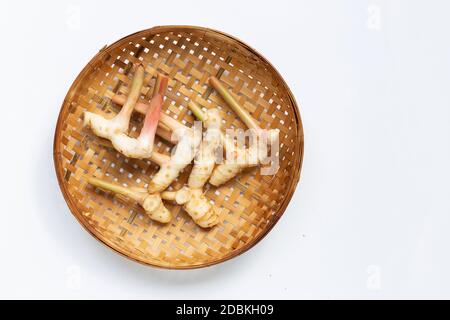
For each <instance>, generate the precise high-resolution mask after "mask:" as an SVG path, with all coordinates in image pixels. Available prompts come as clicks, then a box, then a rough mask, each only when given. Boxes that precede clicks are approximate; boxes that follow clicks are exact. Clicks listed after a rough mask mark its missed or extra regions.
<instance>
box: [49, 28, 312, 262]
mask: <svg viewBox="0 0 450 320" xmlns="http://www.w3.org/2000/svg"><path fill="white" fill-rule="evenodd" d="M183 29H192V30H195V31H204V35H206V34H208V33H211V34H214V35H216V36H220V37H223V38H224V39H227V40H232V41H235V42H237V43H238V44H239V45H240V46H242V47H244V48H245V49H247V50H248V51H250V52H251V53H252V54H255V55H256V56H258V57H259V58H260V59H261V60H262V61H263V62H264V63H266V64H267V65H268V66H269V67H270V68H271V69H272V71H273V72H275V74H276V75H277V76H278V77H279V79H280V80H281V83H282V85H283V87H284V89H285V90H286V92H287V95H288V97H289V100H290V102H291V105H292V107H293V109H294V115H295V118H296V123H297V126H298V130H297V136H298V139H300V143H298V148H297V150H296V152H297V153H298V154H299V157H297V159H296V163H295V164H294V168H298V169H297V170H295V172H294V176H293V179H292V180H291V183H290V185H289V188H288V190H289V192H288V193H287V196H286V197H285V198H284V199H283V201H282V203H281V206H280V208H279V209H278V210H277V212H276V214H275V215H274V218H273V219H272V220H271V221H270V223H269V224H267V226H266V228H265V229H264V230H263V231H262V232H261V233H260V234H258V235H257V236H255V237H254V238H253V239H252V240H251V241H250V242H248V243H246V244H244V245H243V246H242V247H241V248H239V249H237V250H233V251H230V252H229V253H227V254H225V255H224V256H222V257H221V258H220V259H216V260H213V261H209V262H204V263H198V264H192V265H182V266H173V265H170V264H167V265H166V264H164V263H161V264H156V263H151V262H149V261H147V260H145V259H140V258H138V257H137V256H134V255H133V256H132V255H131V254H130V253H128V252H127V250H126V249H124V248H122V247H120V246H118V245H116V244H115V243H113V242H112V241H109V239H108V238H107V237H105V236H104V235H103V234H102V233H101V232H99V231H97V230H96V229H95V228H93V227H92V226H91V225H90V224H89V223H88V222H87V220H85V219H83V215H82V213H81V212H79V210H78V208H77V206H76V204H75V203H74V201H73V199H72V197H71V196H70V195H69V191H68V189H67V184H66V183H65V182H64V177H63V170H61V169H62V164H61V162H60V161H59V158H58V157H59V156H61V147H60V136H59V135H58V133H60V132H61V127H62V125H63V119H64V116H65V114H66V113H67V108H64V107H65V106H66V104H67V103H68V101H69V100H70V96H71V94H72V93H73V92H74V91H75V89H76V88H77V86H79V84H80V81H81V80H82V79H83V78H84V76H85V75H86V74H87V73H88V72H90V71H91V70H92V69H94V68H95V66H94V65H93V62H95V61H96V60H101V58H102V56H103V55H104V54H107V53H108V51H110V50H113V49H114V48H116V47H118V46H120V45H122V43H123V42H124V41H125V40H127V39H128V38H130V37H133V36H137V35H140V34H148V33H158V32H165V31H176V30H183ZM303 155H304V132H303V123H302V120H301V116H300V111H299V107H298V104H297V102H296V100H295V98H294V95H293V94H292V91H291V89H290V88H289V86H288V85H287V83H286V81H285V80H284V78H283V77H282V76H281V74H280V73H279V72H278V70H277V69H276V68H275V67H274V66H273V65H272V64H271V63H270V62H269V61H268V60H267V59H266V58H265V57H264V56H263V55H262V54H260V53H259V52H258V51H257V50H255V49H254V48H253V47H251V46H249V45H248V44H246V43H245V42H243V41H242V40H240V39H238V38H236V37H234V36H232V35H230V34H227V33H225V32H222V31H219V30H215V29H211V28H206V27H200V26H193V25H162V26H154V27H152V28H148V29H143V30H140V31H137V32H134V33H131V34H129V35H126V36H124V37H122V38H120V39H119V40H117V41H115V42H113V43H112V44H111V45H105V46H104V47H103V48H101V49H100V50H99V52H98V53H97V54H95V55H94V56H93V57H92V58H91V60H90V61H89V62H88V63H87V64H86V66H85V67H84V68H83V69H82V70H81V71H80V73H79V74H78V76H77V77H76V78H75V80H74V82H73V83H72V85H71V86H70V88H69V90H68V92H67V94H66V96H65V98H64V100H63V103H62V105H61V108H60V111H59V115H58V119H57V123H56V128H55V133H54V139H53V163H54V167H55V171H56V176H57V180H58V185H59V187H60V189H61V193H62V194H63V197H64V200H65V201H66V203H67V205H68V207H69V210H70V212H71V214H72V215H73V216H74V217H75V218H76V219H77V221H78V222H79V223H80V224H81V225H82V226H83V228H84V229H85V230H86V231H87V232H88V233H89V234H90V235H91V236H93V237H94V238H95V239H96V240H97V241H99V242H100V243H102V244H103V245H105V246H106V247H108V248H109V249H111V250H113V251H114V252H116V253H118V254H120V255H121V256H123V257H126V258H127V259H130V260H132V261H135V262H138V263H140V264H143V265H146V266H151V267H156V268H160V269H171V270H189V269H199V268H205V267H209V266H213V265H216V264H219V263H222V262H225V261H228V260H230V259H232V258H235V257H237V256H239V255H241V254H243V253H245V252H247V251H248V250H249V249H251V248H253V247H254V246H255V245H256V244H258V243H259V242H260V241H261V240H262V239H263V238H264V237H265V236H266V235H267V234H268V233H269V232H270V231H271V230H272V228H273V227H274V226H275V224H276V223H277V222H278V221H279V220H280V218H281V216H282V215H283V214H284V212H285V211H286V209H287V206H288V204H289V203H290V201H291V199H292V196H293V195H294V193H295V190H296V187H297V185H298V183H299V181H300V176H301V169H302V164H303Z"/></svg>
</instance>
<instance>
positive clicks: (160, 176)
mask: <svg viewBox="0 0 450 320" xmlns="http://www.w3.org/2000/svg"><path fill="white" fill-rule="evenodd" d="M200 140H201V139H200V137H196V136H195V135H194V134H193V133H192V131H187V132H184V134H180V139H179V142H178V144H177V145H176V149H175V152H174V154H173V155H172V157H171V158H170V161H168V162H166V163H164V164H162V166H161V167H160V169H159V171H158V172H157V173H156V175H155V176H154V177H153V179H152V181H150V183H149V185H148V192H149V193H156V192H161V191H164V190H165V189H167V187H168V186H169V185H170V184H171V183H172V182H173V181H174V180H175V179H176V178H177V177H178V175H179V174H180V172H181V170H183V169H184V168H185V167H186V166H187V165H189V164H190V163H191V161H192V159H193V158H194V156H195V153H196V150H197V149H198V146H199V144H200Z"/></svg>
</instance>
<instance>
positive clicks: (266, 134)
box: [209, 77, 279, 186]
mask: <svg viewBox="0 0 450 320" xmlns="http://www.w3.org/2000/svg"><path fill="white" fill-rule="evenodd" d="M209 83H210V85H211V86H212V87H213V88H214V89H215V90H216V91H217V92H218V93H219V94H220V96H221V97H222V98H223V99H224V100H225V102H227V104H228V105H229V106H230V107H231V109H233V111H234V112H235V113H236V114H237V115H238V116H239V118H240V119H241V120H242V121H243V122H244V123H245V124H246V126H247V127H248V128H249V129H251V132H252V140H253V143H252V144H251V145H250V147H249V148H248V149H244V148H242V147H236V146H235V144H234V142H232V141H230V139H228V138H227V137H225V136H224V135H223V136H222V137H223V139H222V142H223V145H224V147H225V149H226V150H227V154H228V155H231V158H227V159H226V160H225V162H224V163H222V164H219V165H218V166H217V167H216V168H215V169H214V171H213V173H212V175H211V178H210V180H209V182H210V183H211V184H212V185H214V186H220V185H222V184H224V183H226V182H227V181H229V180H230V179H232V178H233V177H235V176H236V175H237V174H239V173H240V172H241V171H242V170H243V169H245V168H248V167H253V166H256V165H259V164H260V163H261V162H263V161H264V160H265V158H266V157H267V144H271V143H272V142H274V141H277V140H278V134H279V131H278V130H275V129H270V130H263V129H261V127H260V126H259V125H258V123H257V121H256V120H255V119H254V118H253V117H252V116H251V115H250V114H249V113H248V112H247V111H246V110H245V109H244V108H243V107H242V106H241V105H240V104H239V103H238V102H237V100H236V99H235V98H234V97H233V96H232V95H231V93H230V92H229V91H228V90H227V89H226V88H225V87H224V86H223V85H222V84H221V83H220V81H219V80H218V79H217V78H215V77H210V78H209ZM262 142H263V143H262ZM230 150H232V151H231V152H230Z"/></svg>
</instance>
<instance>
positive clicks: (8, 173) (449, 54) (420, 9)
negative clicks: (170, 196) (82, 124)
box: [0, 0, 450, 299]
mask: <svg viewBox="0 0 450 320" xmlns="http://www.w3.org/2000/svg"><path fill="white" fill-rule="evenodd" d="M449 10H450V5H449V2H448V1H444V0H443V1H411V0H409V1H406V0H404V1H400V0H392V1H386V0H384V1H383V0H372V1H368V0H354V1H335V0H333V1H317V0H315V1H312V0H311V1H291V2H289V1H280V0H278V1H261V0H259V1H242V0H240V1H198V2H197V1H186V0H185V1H177V0H170V1H152V2H150V1H142V2H139V1H135V2H133V1H130V0H128V1H111V0H108V1H96V2H95V3H94V2H93V1H75V0H74V1H72V2H67V1H28V2H26V1H8V2H5V1H3V2H2V3H1V4H0V34H1V38H0V39H1V42H2V44H1V48H0V65H1V69H0V70H1V73H0V88H1V89H0V90H1V94H2V99H1V101H2V104H1V109H0V110H1V111H2V118H1V121H0V124H1V125H0V134H1V135H0V136H1V145H2V156H1V157H0V167H1V169H2V171H1V177H2V182H1V184H0V186H1V187H0V188H1V193H0V194H1V201H2V202H1V222H0V223H1V232H0V298H148V299H156V298H161V299H170V298H179V299H184V298H213V299H215V298H450V274H449V271H448V270H450V257H449V254H450V253H449V252H450V250H449V244H450V216H449V215H450V192H449V190H450V188H449V183H450V169H449V167H448V165H449V160H450V90H449V84H450V82H449V80H450V79H449V78H450V42H449V30H450V20H449V19H448V12H449ZM164 24H191V25H200V26H206V27H211V28H215V29H218V30H222V31H225V32H227V33H230V34H232V35H234V36H236V37H238V38H240V39H242V40H244V41H245V42H247V43H248V44H250V45H251V46H253V47H254V48H256V49H257V50H258V51H259V52H261V53H262V54H263V55H264V56H266V57H267V58H268V59H269V60H270V61H271V62H272V63H273V64H274V66H275V67H276V68H277V69H278V70H279V71H280V73H281V74H282V75H283V77H284V79H285V80H286V82H287V83H288V85H289V86H290V88H291V89H292V91H293V93H294V95H295V96H296V98H297V101H298V102H299V104H300V111H301V115H302V118H303V124H304V130H305V142H306V145H305V157H304V163H303V169H302V175H301V180H300V184H299V187H298V189H297V191H296V193H295V195H294V197H293V199H292V202H291V203H290V205H289V207H288V209H287V211H286V213H285V215H284V216H283V218H282V219H281V220H280V221H279V223H278V224H277V225H276V227H275V228H274V229H273V230H272V231H271V232H270V234H269V235H268V236H267V237H266V238H265V239H264V240H263V241H262V242H261V243H259V244H258V245H257V246H256V247H254V248H253V249H252V250H250V251H249V252H247V253H246V254H244V255H242V256H240V257H238V258H236V259H233V260H231V261H229V262H226V263H223V264H221V265H218V266H214V267H210V268H206V269H201V270H193V271H165V270H158V269H152V268H149V267H145V266H142V265H139V264H137V263H134V262H131V261H129V260H127V259H125V258H123V257H121V256H119V255H117V254H116V253H114V252H112V251H110V250H108V249H107V248H105V247H103V246H102V245H101V244H99V243H98V242H97V241H96V240H95V239H93V238H92V237H91V236H90V235H88V233H87V232H86V231H84V229H83V228H82V227H81V226H80V225H79V224H78V222H77V221H76V220H75V219H74V218H73V217H72V215H71V214H70V212H69V210H68V208H67V206H66V204H65V202H64V200H63V197H62V195H61V192H60V190H59V188H58V185H57V181H56V177H55V173H54V168H53V161H52V142H53V133H54V129H55V124H56V120H57V115H58V112H59V108H60V106H61V104H62V101H63V99H64V96H65V94H66V92H67V90H68V89H69V87H70V85H71V83H72V81H73V80H74V79H75V77H76V76H77V74H78V73H79V71H80V70H81V69H82V68H83V66H84V65H85V64H86V63H87V62H88V61H89V60H90V58H91V57H92V56H93V55H94V54H95V53H96V52H97V51H98V50H99V49H100V48H101V47H103V46H104V45H105V44H110V43H112V42H114V41H115V40H117V39H119V38H121V37H123V36H126V35H128V34H130V33H133V32H135V31H138V30H142V29H146V28H150V27H152V26H155V25H164Z"/></svg>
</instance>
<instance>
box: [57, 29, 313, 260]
mask: <svg viewBox="0 0 450 320" xmlns="http://www.w3.org/2000/svg"><path fill="white" fill-rule="evenodd" d="M139 61H141V62H142V63H143V64H144V66H145V69H146V73H147V76H146V80H148V79H150V77H152V76H154V75H156V72H162V73H164V74H167V75H168V76H169V78H170V79H171V80H170V81H169V90H168V92H167V95H166V100H165V102H164V108H163V110H164V112H166V113H167V114H168V115H170V116H172V117H173V118H175V119H177V120H179V121H182V122H183V123H184V124H186V125H191V124H192V123H193V120H194V118H193V115H192V114H191V112H190V111H188V108H187V102H188V101H189V99H192V100H194V101H196V102H197V103H198V104H200V105H201V106H203V107H206V108H213V107H218V108H221V114H222V117H223V119H224V120H225V123H224V128H230V127H234V128H246V127H245V126H244V124H243V123H242V122H241V121H240V120H239V119H238V118H237V116H236V115H235V113H234V112H233V111H231V109H230V108H229V107H228V106H227V104H226V103H225V102H224V101H223V100H222V99H221V98H220V96H219V95H218V94H217V93H216V92H215V91H214V90H213V89H212V88H210V87H209V86H208V83H207V79H208V77H209V76H210V75H214V76H216V77H218V78H220V79H221V81H222V82H223V83H224V84H225V85H226V86H227V87H228V88H231V89H232V91H233V93H234V94H235V95H236V97H238V100H239V102H240V103H241V104H242V105H243V106H244V107H245V108H246V109H247V110H248V111H249V112H250V113H251V114H252V115H253V116H254V117H255V118H256V119H257V120H258V121H259V123H260V125H261V127H263V128H279V129H280V169H279V170H278V172H277V173H276V175H274V176H262V175H260V173H259V170H258V169H257V168H254V169H250V170H246V171H244V172H243V173H242V174H240V175H239V176H238V177H236V178H235V179H234V180H232V181H230V182H228V183H227V184H225V185H223V186H221V187H219V188H214V187H212V186H210V185H207V186H206V189H207V192H206V196H207V197H208V198H209V199H210V200H211V201H212V202H213V203H214V204H215V206H216V207H217V208H218V211H219V213H220V221H221V222H220V223H219V225H217V226H215V227H213V228H211V229H209V230H208V229H202V228H200V227H198V226H197V225H196V224H195V223H194V222H193V221H192V219H191V218H190V217H189V216H188V215H187V214H186V213H185V212H184V211H183V210H182V209H181V208H180V207H179V206H175V205H172V204H170V203H166V206H167V207H168V208H169V210H171V211H172V213H173V215H174V219H173V220H172V222H171V223H170V224H167V225H162V224H159V223H157V222H154V221H152V220H150V219H149V218H148V217H147V216H146V215H145V213H144V211H143V209H142V208H141V207H139V205H137V204H135V203H134V202H132V201H127V200H126V199H124V198H121V197H120V196H114V195H112V194H110V193H108V192H103V191H101V190H98V189H95V188H93V187H92V186H90V185H88V184H87V183H86V179H85V177H86V176H94V175H95V176H97V177H100V178H103V179H107V180H109V181H114V182H116V183H121V184H126V185H128V186H139V187H144V186H145V185H146V183H148V182H149V180H150V177H151V176H152V174H153V173H155V172H156V170H157V169H158V168H157V166H156V165H155V164H153V163H151V162H150V161H148V160H137V159H128V158H126V157H124V156H123V155H121V154H119V153H118V152H116V151H115V150H114V149H113V148H112V147H111V145H109V144H108V143H104V142H103V141H101V139H99V138H97V137H96V136H95V135H94V134H93V133H92V132H91V131H90V130H89V129H86V128H83V126H82V120H81V119H82V114H83V112H84V111H85V110H89V111H95V112H97V113H110V112H117V110H115V109H114V105H113V104H112V103H111V100H110V99H111V97H112V96H113V95H114V94H116V93H126V90H127V89H126V88H127V85H128V84H129V82H130V75H129V71H130V69H131V66H132V64H133V63H136V62H139ZM153 84H154V80H153V79H152V80H151V81H146V85H145V86H144V88H143V90H142V94H143V95H144V96H145V97H147V96H148V95H150V94H151V92H152V86H153ZM141 120H142V118H140V117H139V116H133V118H132V122H131V125H130V128H131V130H130V131H131V132H139V130H140V127H139V126H140V123H141V122H142V121H141ZM303 143H304V142H303V129H302V124H301V119H300V114H299V110H298V107H297V104H296V102H295V99H294V97H293V95H292V93H291V91H290V90H289V88H288V86H287V85H286V83H285V82H284V80H283V79H282V77H281V76H280V74H279V73H278V72H277V71H276V70H275V68H274V67H273V66H272V65H271V64H270V63H269V62H268V61H267V60H266V59H265V58H264V57H262V56H261V55H260V54H259V53H257V52H256V51H255V50H254V49H252V48H251V47H249V46H248V45H246V44H245V43H243V42H242V41H240V40H238V39H236V38H234V37H232V36H229V35H227V34H225V33H223V32H219V31H215V30H211V29H207V28H201V27H193V26H161V27H154V28H151V29H148V30H144V31H140V32H137V33H134V34H132V35H129V36H127V37H125V38H123V39H121V40H119V41H117V42H115V43H114V44H112V45H111V46H108V47H106V46H105V47H104V48H103V49H101V50H100V51H99V53H98V54H97V55H96V56H94V58H92V60H91V61H90V62H89V63H88V64H87V65H86V67H85V68H84V69H83V70H82V71H81V73H80V74H79V75H78V77H77V78H76V80H75V82H74V83H73V84H72V86H71V88H70V90H69V92H68V93H67V96H66V98H65V99H64V102H63V105H62V108H61V111H60V114H59V118H58V123H57V126H56V132H55V138H54V151H53V152H54V162H55V169H56V173H57V177H58V182H59V185H60V187H61V190H62V193H63V195H64V198H65V200H66V202H67V204H68V206H69V208H70V210H71V212H72V213H73V215H74V216H75V217H76V218H77V219H78V221H79V222H80V223H81V224H82V225H83V227H84V228H85V229H86V230H87V231H88V232H89V233H91V234H92V235H93V236H94V237H95V238H97V239H98V240H100V241H101V242H102V243H104V244H105V245H106V246H108V247H110V248H111V249H113V250H115V251H117V252H118V253H120V254H122V255H124V256H126V257H128V258H130V259H133V260H135V261H137V262H140V263H144V264H147V265H151V266H157V267H162V268H171V269H189V268H199V267H205V266H210V265H213V264H216V263H219V262H222V261H225V260H228V259H230V258H233V257H235V256H237V255H239V254H241V253H243V252H245V251H246V250H248V249H249V248H251V247H252V246H254V245H255V244H256V243H257V242H259V241H260V240H261V239H262V238H263V237H264V236H265V235H266V234H267V233H268V232H269V231H270V230H271V229H272V227H273V226H274V225H275V223H276V222H277V221H278V219H279V218H280V217H281V215H282V214H283V212H284V211H285V209H286V207H287V205H288V203H289V201H290V199H291V197H292V195H293V193H294V190H295V188H296V185H297V183H298V181H299V177H300V169H301V164H302V158H303ZM170 147H171V145H169V144H167V143H166V142H165V141H164V140H157V149H158V151H160V152H164V153H168V151H169V148H170ZM189 172H190V167H188V168H186V169H185V170H184V171H183V173H182V174H181V176H180V177H179V178H178V179H177V180H176V181H175V182H174V183H173V184H172V187H173V188H174V189H178V188H180V187H181V186H182V185H183V184H184V183H185V182H186V181H187V178H188V175H189Z"/></svg>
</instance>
